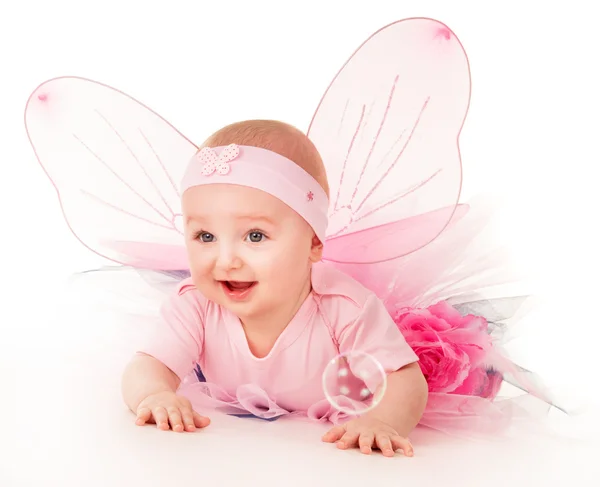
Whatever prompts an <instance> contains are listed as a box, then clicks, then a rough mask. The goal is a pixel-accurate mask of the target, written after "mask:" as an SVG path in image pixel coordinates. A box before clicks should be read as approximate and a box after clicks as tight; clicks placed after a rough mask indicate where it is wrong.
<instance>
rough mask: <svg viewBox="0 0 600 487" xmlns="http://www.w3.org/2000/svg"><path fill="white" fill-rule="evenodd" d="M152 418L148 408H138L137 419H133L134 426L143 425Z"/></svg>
mask: <svg viewBox="0 0 600 487" xmlns="http://www.w3.org/2000/svg"><path fill="white" fill-rule="evenodd" d="M151 418H152V411H151V410H150V408H140V409H138V411H137V417H136V419H135V424H137V425H138V426H143V425H145V424H146V423H147V422H148V421H150V419H151Z"/></svg>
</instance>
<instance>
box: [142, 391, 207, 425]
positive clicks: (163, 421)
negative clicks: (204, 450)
mask: <svg viewBox="0 0 600 487" xmlns="http://www.w3.org/2000/svg"><path fill="white" fill-rule="evenodd" d="M135 422H136V424H137V425H139V426H143V425H144V424H146V423H156V427H157V428H160V429H161V430H163V431H166V430H168V429H169V427H170V428H172V429H173V431H178V432H181V431H185V430H187V431H195V430H196V428H204V427H206V426H208V425H209V424H210V419H208V418H207V417H204V416H200V415H199V414H198V413H197V412H196V411H194V410H193V409H192V405H191V403H190V401H188V400H187V399H186V398H185V397H182V396H178V395H176V394H175V393H173V392H160V393H158V394H152V395H151V396H148V397H147V398H146V399H144V400H143V401H142V402H140V404H139V405H138V408H137V418H136V421H135ZM184 424H185V429H184V426H183V425H184Z"/></svg>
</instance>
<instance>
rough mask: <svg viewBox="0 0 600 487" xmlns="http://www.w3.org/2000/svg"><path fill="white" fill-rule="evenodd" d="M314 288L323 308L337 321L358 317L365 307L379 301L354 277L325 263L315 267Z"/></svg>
mask: <svg viewBox="0 0 600 487" xmlns="http://www.w3.org/2000/svg"><path fill="white" fill-rule="evenodd" d="M312 286H313V290H314V292H315V293H316V294H317V295H318V296H319V300H320V303H321V308H322V309H323V310H324V311H325V312H326V313H327V314H328V315H331V316H333V317H335V318H336V321H339V319H340V318H342V321H348V320H351V319H352V318H356V317H358V315H360V314H361V313H362V312H363V310H364V309H365V307H368V306H369V305H370V303H372V302H373V300H377V297H376V296H375V294H374V293H373V291H371V290H370V289H368V288H366V287H365V286H363V285H362V284H361V283H360V282H358V281H357V280H356V279H354V278H353V277H352V276H350V275H348V274H346V273H345V272H342V271H341V270H339V269H336V268H335V267H333V266H332V265H329V264H325V263H319V264H316V265H315V266H314V267H313V278H312Z"/></svg>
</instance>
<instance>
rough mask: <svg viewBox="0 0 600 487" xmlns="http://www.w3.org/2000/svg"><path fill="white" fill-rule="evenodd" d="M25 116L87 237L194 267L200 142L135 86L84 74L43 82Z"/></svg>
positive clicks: (154, 265)
mask: <svg viewBox="0 0 600 487" xmlns="http://www.w3.org/2000/svg"><path fill="white" fill-rule="evenodd" d="M25 125H26V129H27V133H28V136H29V140H30V142H31V145H32V146H33V149H34V151H35V153H36V156H37V158H38V160H39V162H40V164H41V165H42V167H43V169H44V171H45V172H46V174H47V175H48V177H49V178H50V180H51V181H52V183H53V185H54V186H55V188H56V191H57V193H58V197H59V200H60V204H61V207H62V210H63V213H64V216H65V218H66V220H67V224H68V225H69V228H70V229H71V230H72V232H73V233H74V234H75V236H76V237H77V238H78V239H79V240H80V241H81V242H82V243H83V244H84V245H85V246H87V247H88V248H89V249H91V250H92V251H94V252H96V253H98V254H99V255H102V256H103V257H106V258H108V259H110V260H113V261H115V262H118V263H120V264H124V265H131V266H135V267H138V268H146V269H153V270H180V269H187V267H188V264H187V259H186V252H185V247H184V241H183V233H182V222H181V210H180V196H179V190H178V186H179V182H180V180H181V178H182V176H183V172H184V170H185V166H186V165H187V163H188V161H189V160H190V158H191V157H192V156H193V155H194V154H195V152H196V151H197V148H196V146H195V145H194V144H193V143H192V142H190V141H189V140H188V139H187V138H185V137H184V136H183V135H182V134H181V133H179V132H178V131H177V130H176V129H175V128H174V127H173V126H172V125H170V124H169V123H168V122H167V121H166V120H164V119H163V118H162V117H160V116H159V115H157V114H156V113H155V112H153V111H152V110H150V109H149V108H147V107H146V106H144V105H143V104H141V103H140V102H138V101H136V100H134V99H133V98H131V97H129V96H127V95H126V94H124V93H122V92H120V91H118V90H116V89H114V88H111V87H109V86H106V85H103V84H101V83H98V82H95V81H91V80H87V79H82V78H76V77H63V78H56V79H52V80H50V81H47V82H45V83H43V84H42V85H40V86H39V87H38V88H37V89H36V90H35V91H34V92H33V93H32V95H31V96H30V98H29V100H28V102H27V106H26V109H25Z"/></svg>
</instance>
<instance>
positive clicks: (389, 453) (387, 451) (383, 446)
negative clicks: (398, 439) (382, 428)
mask: <svg viewBox="0 0 600 487" xmlns="http://www.w3.org/2000/svg"><path fill="white" fill-rule="evenodd" d="M375 441H376V442H377V448H379V449H380V450H381V453H383V456H384V457H393V456H394V448H392V440H391V439H390V437H389V436H388V435H387V434H386V433H379V434H378V435H377V436H376V438H375Z"/></svg>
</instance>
